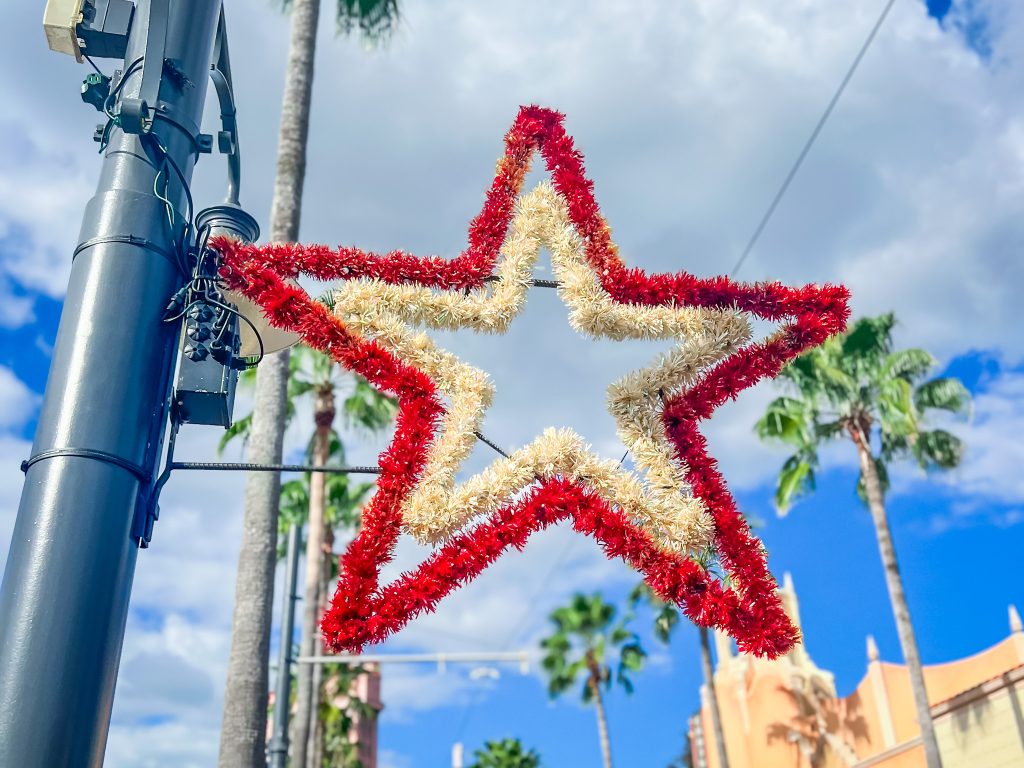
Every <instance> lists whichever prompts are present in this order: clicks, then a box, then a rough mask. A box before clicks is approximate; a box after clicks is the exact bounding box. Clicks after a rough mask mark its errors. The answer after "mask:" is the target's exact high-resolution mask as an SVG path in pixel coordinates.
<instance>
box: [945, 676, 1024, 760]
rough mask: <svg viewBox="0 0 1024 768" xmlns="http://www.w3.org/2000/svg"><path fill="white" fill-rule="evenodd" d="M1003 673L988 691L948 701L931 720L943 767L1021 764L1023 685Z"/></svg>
mask: <svg viewBox="0 0 1024 768" xmlns="http://www.w3.org/2000/svg"><path fill="white" fill-rule="evenodd" d="M1021 677H1024V675H1017V676H1016V678H1017V679H1009V678H1010V675H1003V676H1001V677H1000V678H997V679H996V681H993V682H994V684H993V685H991V686H990V689H991V690H989V691H983V692H982V694H981V695H979V696H975V697H962V698H963V699H964V700H963V701H962V702H958V701H956V700H954V701H952V702H950V704H951V706H949V707H948V708H947V709H945V710H944V711H943V712H942V713H941V714H939V715H938V716H937V717H936V719H935V732H936V737H937V738H938V740H939V749H940V751H941V752H942V763H943V768H1019V766H1024V715H1022V706H1024V703H1022V702H1024V684H1022V682H1021V679H1020V678H1021Z"/></svg>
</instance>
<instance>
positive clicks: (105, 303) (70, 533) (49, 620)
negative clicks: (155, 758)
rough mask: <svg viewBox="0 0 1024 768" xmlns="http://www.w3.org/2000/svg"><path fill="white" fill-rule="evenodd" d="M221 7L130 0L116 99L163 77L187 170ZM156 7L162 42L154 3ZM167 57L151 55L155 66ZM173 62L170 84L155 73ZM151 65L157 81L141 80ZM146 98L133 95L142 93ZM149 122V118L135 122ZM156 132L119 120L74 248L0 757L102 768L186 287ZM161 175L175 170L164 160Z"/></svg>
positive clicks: (17, 568) (29, 484) (22, 524)
mask: <svg viewBox="0 0 1024 768" xmlns="http://www.w3.org/2000/svg"><path fill="white" fill-rule="evenodd" d="M220 5H221V4H220V2H219V0H174V2H172V3H170V4H169V5H168V4H167V3H166V1H164V2H161V1H160V0H152V2H151V0H139V2H138V4H137V6H136V8H135V11H134V19H133V21H132V25H131V31H130V35H129V39H128V46H127V54H126V57H125V65H126V66H125V71H126V72H127V71H128V69H130V67H131V64H132V62H135V61H136V60H137V59H140V58H141V57H145V56H146V55H147V52H149V47H150V46H153V45H154V41H156V42H157V43H159V42H163V51H162V53H156V54H154V55H151V56H150V63H151V64H152V63H154V59H156V60H158V63H159V66H156V67H153V66H150V67H145V66H138V67H137V68H136V70H135V71H134V73H132V75H131V76H130V77H128V78H127V79H126V82H127V85H126V86H125V88H124V90H123V92H122V93H121V94H119V96H118V99H119V100H120V99H121V98H122V97H137V96H139V95H140V93H143V91H144V90H145V89H146V88H147V87H149V88H154V89H155V87H156V86H155V85H154V81H153V80H152V79H150V80H149V81H148V82H147V77H149V78H152V77H155V78H156V81H155V82H156V83H158V88H159V90H158V91H154V92H156V93H158V99H157V100H156V102H155V103H154V102H152V101H150V102H149V104H148V106H149V107H154V106H156V107H157V108H158V109H159V110H160V111H162V112H163V115H164V117H165V119H159V118H158V119H156V120H154V121H153V123H152V134H153V135H158V136H159V141H160V143H161V144H162V145H163V147H164V148H165V149H166V157H167V158H168V159H169V160H170V161H172V162H173V163H175V164H176V165H177V166H178V168H179V169H180V170H181V172H182V175H183V176H184V179H185V180H186V181H187V180H188V179H189V178H190V177H191V173H192V167H193V164H194V161H195V157H196V150H197V148H198V147H197V135H198V133H199V123H200V119H201V116H202V110H203V101H204V98H205V94H206V87H207V78H208V77H209V70H210V57H211V50H212V46H213V41H214V33H215V30H216V27H217V20H218V16H219V14H220ZM154 8H155V9H157V11H156V13H154V14H152V15H153V18H156V17H157V16H158V15H159V14H160V12H161V10H163V11H166V13H167V18H166V33H165V36H164V37H163V38H162V40H157V36H156V35H151V34H150V32H151V24H150V21H151V10H152V9H154ZM160 59H162V60H160ZM169 70H170V71H171V73H172V74H173V77H170V76H166V73H167V72H168V71H169ZM147 72H150V73H153V72H155V74H152V75H147V74H146V73H147ZM144 95H145V94H144V93H143V96H144ZM143 124H145V121H143ZM161 165H162V158H161V155H160V154H159V153H157V152H156V151H154V141H153V138H152V136H150V137H147V138H145V139H144V140H140V137H139V136H137V135H129V134H125V133H123V132H122V131H121V130H120V129H119V128H116V127H115V128H114V129H113V131H112V134H111V140H110V143H109V146H108V149H107V152H106V156H105V158H104V161H103V168H102V172H101V175H100V181H99V185H98V189H97V193H96V196H95V197H94V198H93V199H92V200H91V201H90V202H89V204H88V207H87V208H86V212H85V216H84V221H83V224H82V231H81V240H80V243H79V245H78V247H77V248H76V249H75V254H74V257H73V264H72V270H71V279H70V282H69V284H68V290H67V296H66V299H65V303H64V310H63V314H62V316H61V321H60V327H59V330H58V333H57V342H56V346H55V347H54V352H53V362H52V363H51V367H50V374H49V380H48V381H47V385H46V394H45V398H44V400H43V406H42V412H41V414H40V416H39V425H38V428H37V431H36V437H35V444H34V446H33V449H32V458H30V459H29V461H28V462H27V464H28V466H27V474H26V478H25V486H24V490H23V491H22V497H21V505H20V507H19V509H18V517H17V522H16V524H15V528H14V536H13V539H12V542H11V549H10V555H9V558H8V561H7V568H6V571H5V572H4V577H3V585H2V587H0V765H3V766H19V768H34V767H35V766H39V768H44V767H48V766H75V767H77V766H94V767H95V766H100V765H101V764H102V762H103V755H104V751H105V747H106V741H107V731H108V728H109V724H110V711H111V707H112V705H113V699H114V684H115V682H116V679H117V669H118V663H119V660H120V655H121V645H122V641H123V639H124V629H125V623H126V621H127V617H128V598H129V594H130V591H131V585H132V578H133V575H134V571H135V560H136V554H137V547H138V540H137V539H136V538H134V537H133V521H135V519H136V515H137V513H140V512H141V509H140V508H141V507H142V506H143V505H145V504H146V503H147V496H148V494H149V492H150V490H151V488H152V482H153V476H154V474H155V470H156V467H157V463H158V460H159V456H160V451H161V447H162V438H163V432H164V427H165V425H166V422H167V409H168V405H169V393H170V384H171V373H172V370H173V364H174V361H175V347H176V343H177V331H178V326H176V325H172V324H166V323H163V322H161V316H162V313H163V311H164V308H165V307H166V306H167V302H168V299H169V298H170V296H171V295H172V294H173V293H174V292H175V290H176V289H177V288H178V287H179V286H180V285H181V283H182V275H181V274H180V272H179V268H178V266H177V260H176V257H175V250H176V249H175V245H174V243H175V237H176V236H178V235H180V233H181V230H182V228H183V226H184V217H185V215H186V211H185V208H186V206H185V195H184V193H183V189H182V184H181V181H182V180H181V179H177V178H175V177H174V175H173V174H172V177H171V183H170V191H171V194H170V195H169V196H168V200H169V202H170V204H171V206H172V207H173V208H174V210H175V214H176V216H175V226H174V227H173V231H172V227H170V226H169V225H168V214H167V209H166V203H165V201H164V200H163V199H161V198H160V197H158V196H157V194H155V187H157V186H158V185H157V184H156V183H155V182H157V174H158V171H159V169H160V168H161ZM163 173H165V174H167V173H170V170H168V169H167V168H166V167H164V170H163Z"/></svg>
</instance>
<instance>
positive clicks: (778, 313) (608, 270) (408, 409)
mask: <svg viewBox="0 0 1024 768" xmlns="http://www.w3.org/2000/svg"><path fill="white" fill-rule="evenodd" d="M563 119H564V118H563V116H562V115H561V114H559V113H557V112H554V111H552V110H548V109H543V108H540V107H536V106H533V107H524V108H522V109H521V110H520V112H519V116H518V118H517V119H516V121H515V124H514V125H513V126H512V129H511V130H510V131H509V133H508V134H507V135H506V137H505V146H506V152H505V156H504V157H503V158H502V160H501V162H500V163H499V165H498V170H497V173H496V175H495V178H494V182H493V184H492V185H491V189H490V191H489V193H488V194H487V197H486V201H485V203H484V207H483V209H482V210H481V211H480V213H479V214H478V215H477V216H476V218H475V219H473V221H472V222H471V224H470V227H469V245H468V248H467V249H466V250H465V251H464V252H463V253H462V254H461V255H460V256H458V257H457V258H455V259H451V260H448V259H444V258H441V257H436V256H431V257H418V256H413V255H412V254H408V253H405V252H403V251H392V252H391V253H387V254H375V253H369V252H366V251H362V250H360V249H358V248H338V249H333V248H328V247H326V246H320V245H299V244H275V245H267V246H255V245H241V244H239V243H237V242H235V241H231V240H219V241H218V242H217V243H216V247H218V248H219V249H220V250H221V252H222V254H223V269H222V276H223V278H224V281H225V282H226V283H227V285H228V287H229V288H232V289H234V290H238V291H241V292H242V293H243V294H244V295H245V296H247V297H248V298H249V299H251V300H252V301H254V302H255V303H256V304H258V305H260V306H261V307H262V308H263V310H264V312H265V313H266V315H267V317H268V319H269V320H270V322H271V323H272V324H274V325H275V326H278V327H281V328H285V329H287V330H291V331H294V332H296V333H298V334H300V335H301V336H302V338H303V339H304V340H305V342H306V343H307V344H309V345H310V346H311V347H314V348H316V349H319V350H321V351H323V352H325V353H327V354H329V355H331V356H332V357H333V358H334V359H336V360H337V361H338V362H339V363H340V364H342V365H343V366H345V367H346V368H348V369H350V370H353V371H355V372H357V373H359V374H360V375H362V376H364V377H365V378H366V379H367V380H369V381H370V382H371V383H372V384H373V385H374V386H375V387H377V388H378V389H380V390H381V391H383V392H387V393H389V394H392V395H394V396H395V397H397V399H398V402H399V411H398V419H397V430H396V433H395V438H394V440H393V441H392V443H391V445H390V446H389V447H388V448H387V450H385V451H384V453H382V454H381V456H380V462H379V463H380V467H381V470H382V471H381V475H380V478H379V480H378V483H377V492H376V494H375V495H374V496H373V498H372V500H371V501H370V503H369V504H368V505H367V508H366V510H365V511H364V516H363V528H362V530H361V531H360V533H359V535H358V536H357V537H356V538H355V540H354V541H353V542H352V543H351V544H350V545H349V547H348V549H347V551H346V552H345V554H344V555H343V556H342V558H341V568H340V571H341V573H340V578H339V582H338V589H337V593H336V594H335V596H334V599H333V602H332V605H331V608H330V609H329V610H328V612H327V613H326V615H325V616H324V617H323V620H322V624H321V626H322V628H323V631H324V635H325V639H326V642H327V644H328V646H330V647H331V648H333V649H335V650H342V649H344V650H349V651H352V652H359V651H360V650H361V649H362V648H363V646H364V645H366V644H367V643H377V642H381V641H382V640H384V639H385V638H386V637H388V636H389V635H391V634H392V633H394V632H397V631H398V630H399V629H401V628H402V627H403V626H404V625H405V624H406V623H407V622H409V621H410V620H411V619H412V618H414V617H415V616H417V615H419V614H420V613H422V612H424V611H431V610H433V609H434V608H435V606H436V605H437V603H438V601H440V600H441V599H442V598H443V597H444V596H445V595H447V594H448V593H449V592H451V591H452V590H453V589H455V588H457V587H458V586H460V585H462V584H465V583H467V582H469V581H471V580H472V579H473V578H475V577H476V576H477V575H478V574H479V573H480V572H481V571H483V570H484V569H485V568H486V567H487V566H488V565H490V564H491V563H492V562H494V561H495V560H496V559H497V558H498V557H499V556H500V555H501V554H502V553H503V552H504V551H505V550H506V549H507V548H508V547H510V546H511V547H515V548H516V549H522V548H523V546H524V545H525V543H526V541H527V539H528V538H529V537H530V536H531V535H532V534H533V533H535V532H536V531H539V530H542V529H544V528H546V527H547V526H549V525H551V524H553V523H557V522H559V521H561V520H565V519H567V518H571V519H572V523H573V527H574V528H575V529H576V530H577V531H579V532H580V533H584V534H587V535H589V536H593V537H594V538H595V539H597V540H598V542H600V544H601V546H602V547H603V548H604V550H605V552H606V554H607V555H608V557H610V558H611V557H621V558H622V559H623V560H625V561H626V562H628V563H629V564H630V565H631V566H633V567H634V568H636V569H637V570H638V571H640V572H641V573H642V574H643V576H644V578H645V579H646V581H647V582H648V584H650V585H651V587H652V588H653V589H654V591H655V592H656V593H657V594H658V595H659V596H661V597H662V598H664V599H665V600H668V601H671V602H673V603H676V604H677V605H678V606H679V607H680V608H681V609H682V610H683V612H684V613H685V614H686V615H687V616H688V617H690V619H692V620H693V621H694V622H696V623H698V624H700V625H702V626H709V627H717V628H719V629H722V630H724V631H726V632H728V633H729V634H730V635H732V636H733V637H734V638H735V639H736V641H737V643H738V646H739V648H740V650H741V651H744V652H749V653H753V654H756V655H758V656H766V657H770V658H774V657H776V656H778V655H780V654H783V653H786V652H788V651H789V650H790V649H791V648H792V647H793V645H794V644H795V643H796V642H797V640H798V639H799V633H798V631H797V630H796V628H795V627H794V626H793V624H792V623H791V622H790V620H789V617H788V616H787V615H786V613H785V611H784V610H783V608H782V605H781V602H780V600H779V598H778V595H777V593H776V584H775V580H774V578H773V577H772V576H771V574H770V572H769V571H768V568H767V564H766V562H765V555H764V551H763V548H762V546H761V543H760V541H758V539H757V538H756V537H754V536H753V535H752V534H751V532H750V528H749V526H748V525H747V523H746V522H745V521H744V519H743V517H742V516H741V515H740V513H739V511H738V510H737V508H736V503H735V500H734V499H733V497H732V495H731V494H730V493H729V490H728V489H727V487H726V485H725V482H724V480H723V478H722V476H721V474H719V472H718V470H717V466H716V462H715V460H714V459H713V458H712V457H711V456H709V455H708V453H707V443H706V440H705V439H704V436H703V435H701V434H700V432H699V431H698V429H697V427H698V425H699V424H700V422H702V421H704V420H705V419H707V418H708V417H710V416H711V414H712V413H713V412H714V410H715V409H716V408H717V407H718V406H719V405H721V404H722V403H724V402H725V401H726V400H727V399H730V398H735V397H736V396H737V395H738V394H739V392H741V391H742V390H744V389H746V388H747V387H750V386H753V385H754V384H755V383H757V382H758V381H760V380H762V379H764V378H771V377H774V376H776V375H777V374H778V372H779V370H780V369H781V368H782V366H784V365H785V364H786V363H787V362H789V361H790V360H792V359H793V358H794V357H796V356H797V355H798V354H800V353H801V352H803V351H804V350H806V349H808V348H810V347H812V346H815V345H817V344H820V343H821V342H822V341H824V340H825V339H826V338H827V337H829V336H831V335H832V334H835V333H839V332H841V331H842V330H843V329H844V328H845V325H846V320H847V317H848V314H849V311H848V308H847V299H848V292H847V291H846V289H845V288H843V287H841V286H832V285H825V286H820V287H819V286H813V285H811V286H805V287H803V288H788V287H785V286H782V285H780V284H779V283H758V284H754V285H743V284H737V283H734V282H732V281H731V280H730V279H729V278H726V277H717V278H711V279H701V278H697V277H694V276H693V275H690V274H688V273H686V272H678V273H674V274H653V275H648V274H646V273H644V272H643V271H641V270H638V269H629V268H627V267H626V266H625V264H623V262H622V261H621V259H620V258H619V256H618V254H617V252H616V250H615V246H614V244H613V243H612V241H611V236H610V230H609V228H608V226H607V224H606V223H605V221H604V219H603V218H602V217H601V214H600V211H599V209H598V205H597V202H596V199H595V197H594V192H593V183H592V182H591V181H590V180H589V179H588V178H587V177H586V174H585V171H584V167H583V159H582V156H581V155H580V153H579V152H578V151H577V150H576V149H575V147H574V146H573V140H572V138H571V137H570V136H569V135H568V134H566V132H565V130H564V127H563V125H562V121H563ZM535 151H539V152H540V154H541V156H542V157H543V158H544V161H545V164H546V166H547V169H548V171H549V172H550V173H551V175H552V179H553V183H554V186H555V188H556V189H557V190H558V192H559V193H560V194H562V195H563V196H564V197H565V199H566V201H567V203H568V207H569V215H570V219H571V220H572V222H573V224H574V226H575V227H576V228H577V230H578V231H579V234H580V236H581V237H582V239H583V242H584V244H585V250H586V257H587V260H588V263H589V264H590V265H591V266H592V267H593V269H594V271H595V272H596V274H597V275H598V276H599V277H600V280H601V284H602V285H603V286H604V288H605V290H607V291H608V293H609V294H610V295H611V296H612V297H613V298H614V299H615V300H617V301H619V302H621V303H625V304H647V305H674V306H684V305H689V306H701V307H719V308H727V307H737V308H739V309H741V310H743V311H745V312H749V313H750V314H752V315H754V316H756V317H758V318H762V319H765V320H771V321H780V320H783V319H787V320H789V322H788V323H786V324H784V325H783V326H782V327H781V328H780V329H779V330H778V331H777V332H776V333H775V334H774V335H773V336H772V337H770V338H769V339H768V340H766V341H764V342H762V343H759V344H752V345H750V346H748V347H745V348H744V349H742V350H740V351H739V352H737V353H736V354H734V355H733V356H731V357H729V358H727V359H726V360H723V361H722V362H720V363H719V364H717V365H715V366H714V367H712V368H711V369H710V370H708V371H706V372H705V373H704V374H703V375H702V376H701V378H700V379H699V381H698V382H697V383H696V385H695V386H693V387H692V388H690V389H689V390H687V391H685V392H683V393H681V394H679V395H677V396H675V397H673V398H672V399H671V400H670V401H668V402H667V403H666V404H665V408H664V414H663V418H664V422H665V428H666V434H667V435H668V437H669V438H670V440H671V441H672V443H673V444H674V445H675V447H676V450H677V453H678V458H679V459H680V460H682V461H683V462H685V464H686V466H688V467H689V475H688V481H689V482H690V483H691V485H692V486H693V492H694V494H695V495H696V496H698V497H699V498H700V499H701V500H702V501H703V502H704V504H705V505H706V507H707V509H708V510H709V512H710V513H711V515H712V517H713V519H714V521H715V548H716V550H717V553H718V556H719V559H720V561H721V563H722V566H723V567H724V569H725V570H726V572H727V573H728V574H729V575H730V577H731V581H732V586H731V588H725V587H724V586H723V585H722V584H721V583H720V582H719V581H717V580H715V579H714V578H713V577H712V576H711V575H710V574H709V572H708V571H706V570H705V569H704V568H703V567H701V566H700V565H698V564H697V563H696V562H694V561H693V560H690V559H688V558H684V557H681V556H678V555H673V554H668V553H666V552H664V551H662V550H660V549H659V548H658V547H656V546H655V544H654V542H653V541H652V539H651V538H650V537H649V536H648V534H647V533H646V532H645V531H644V530H643V529H641V528H639V527H638V526H636V525H634V524H633V523H632V522H630V521H629V520H628V519H627V518H626V517H625V516H624V515H623V514H622V513H621V512H619V511H618V510H617V509H613V508H612V507H610V506H609V505H608V504H607V503H605V502H604V501H603V500H602V499H600V498H598V497H597V496H596V495H595V494H594V493H592V492H591V491H590V490H589V489H588V488H587V487H586V486H585V485H583V484H580V483H572V482H568V481H566V480H563V479H549V480H545V481H544V482H542V483H541V484H539V486H538V487H536V488H535V489H534V490H533V491H532V492H531V493H530V494H528V495H527V496H526V497H525V498H524V499H522V500H520V501H518V502H516V503H514V504H509V505H508V506H506V507H504V508H502V509H500V510H499V511H498V512H496V513H495V514H494V515H492V517H491V518H490V519H489V520H487V521H486V522H484V523H482V524H480V525H478V526H476V527H474V528H473V529H472V530H471V531H468V532H466V533H462V534H460V535H458V536H455V537H453V538H452V539H451V540H450V541H449V542H448V543H446V544H445V545H443V546H441V547H440V548H438V549H437V550H435V551H434V552H433V553H432V554H431V555H430V557H428V558H427V560H425V561H424V562H423V563H422V564H421V565H420V566H419V567H418V568H417V569H416V570H415V571H410V572H407V573H405V574H403V575H402V576H401V577H399V578H398V579H397V580H396V581H394V582H393V583H391V584H389V585H386V586H381V585H380V583H379V580H380V572H381V568H382V567H383V566H384V565H385V564H386V563H388V562H390V561H391V559H392V558H393V556H394V550H395V545H396V543H397V540H398V536H399V533H400V530H401V512H400V509H401V505H402V504H403V502H404V500H405V499H406V498H407V497H408V495H409V494H410V492H411V490H412V489H413V488H414V487H415V485H416V483H417V482H418V479H419V476H420V473H421V472H422V470H423V467H424V464H425V462H426V457H427V450H428V447H429V445H430V443H431V440H432V439H433V437H434V435H435V433H436V430H437V427H438V422H439V419H440V417H441V416H442V415H443V414H444V410H443V406H442V405H441V402H440V399H439V398H438V396H437V394H436V391H435V387H434V384H433V382H432V381H431V380H430V378H429V377H427V376H426V375H425V374H423V373H422V372H421V371H419V370H417V369H416V368H413V367H411V366H409V365H406V364H405V363H403V362H402V361H401V360H399V359H397V358H395V357H394V356H393V355H392V354H391V353H390V352H388V351H387V350H385V349H384V348H382V347H380V346H379V345H377V344H375V343H373V342H366V341H363V340H361V339H360V338H359V337H357V336H354V335H352V334H351V333H349V332H348V331H347V330H346V329H345V327H344V325H343V324H342V323H340V322H339V321H338V320H337V319H336V318H335V317H333V316H332V315H331V314H330V312H329V311H328V310H327V309H326V308H325V307H323V306H322V305H321V304H319V303H317V302H314V301H312V300H310V298H309V296H308V295H306V294H305V293H304V292H303V291H302V290H300V289H296V288H294V287H292V286H290V285H288V284H287V283H286V282H284V280H285V279H286V278H293V277H296V276H298V275H299V274H305V275H309V276H311V277H315V278H318V279H320V280H337V279H356V278H376V279H379V280H382V281H385V282H389V283H408V284H416V285H423V286H430V287H433V288H438V289H442V290H465V289H469V288H476V287H479V286H481V285H482V284H483V282H484V280H485V279H486V278H487V277H489V276H490V275H491V274H492V273H493V271H494V267H495V264H496V262H497V259H498V254H499V250H500V248H501V245H502V243H503V242H504V239H505V235H506V233H507V231H508V227H509V225H510V223H511V220H512V216H513V212H514V206H515V201H516V198H517V197H518V195H519V192H520V189H521V186H522V183H523V179H524V177H525V176H526V173H527V171H528V170H529V165H530V160H531V158H532V156H533V153H534V152H535Z"/></svg>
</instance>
